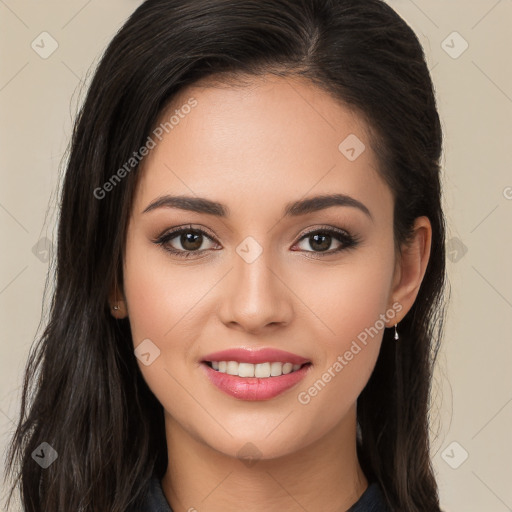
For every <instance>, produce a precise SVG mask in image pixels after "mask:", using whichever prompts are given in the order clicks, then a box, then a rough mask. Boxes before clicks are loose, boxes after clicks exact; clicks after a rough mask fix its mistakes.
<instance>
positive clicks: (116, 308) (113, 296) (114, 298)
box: [108, 283, 128, 319]
mask: <svg viewBox="0 0 512 512" xmlns="http://www.w3.org/2000/svg"><path fill="white" fill-rule="evenodd" d="M108 303H109V308H110V314H111V315H112V316H113V317H114V318H117V319H121V318H126V317H127V316H128V310H127V308H126V301H125V299H124V296H123V293H122V291H119V289H118V287H117V285H116V283H114V284H113V285H112V287H111V289H110V293H109V298H108Z"/></svg>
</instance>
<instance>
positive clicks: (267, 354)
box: [203, 348, 309, 366]
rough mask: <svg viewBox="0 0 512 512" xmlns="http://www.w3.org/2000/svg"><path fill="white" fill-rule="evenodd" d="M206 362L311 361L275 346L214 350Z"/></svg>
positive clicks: (302, 362) (293, 362)
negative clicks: (253, 348)
mask: <svg viewBox="0 0 512 512" xmlns="http://www.w3.org/2000/svg"><path fill="white" fill-rule="evenodd" d="M203 361H204V362H212V361H236V362H238V363H252V364H259V363H274V362H275V363H279V362H280V363H292V364H294V365H295V364H299V365H301V366H302V365H303V364H305V363H309V360H308V359H305V358H304V357H301V356H298V355H297V354H292V353H291V352H285V351H284V350H277V349H275V348H265V349H260V350H247V349H244V348H231V349H228V350H221V351H220V352H213V353H212V354H208V355H207V356H205V357H204V358H203Z"/></svg>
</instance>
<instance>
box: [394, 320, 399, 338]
mask: <svg viewBox="0 0 512 512" xmlns="http://www.w3.org/2000/svg"><path fill="white" fill-rule="evenodd" d="M396 326H397V324H395V340H396V341H398V339H399V336H398V332H397V330H396Z"/></svg>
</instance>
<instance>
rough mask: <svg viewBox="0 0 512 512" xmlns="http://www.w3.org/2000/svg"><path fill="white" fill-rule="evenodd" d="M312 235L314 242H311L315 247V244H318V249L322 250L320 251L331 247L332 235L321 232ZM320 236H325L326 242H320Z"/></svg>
mask: <svg viewBox="0 0 512 512" xmlns="http://www.w3.org/2000/svg"><path fill="white" fill-rule="evenodd" d="M312 237H313V240H314V243H313V244H311V246H312V247H313V248H314V245H315V244H318V245H319V247H317V249H318V250H320V251H326V250H327V249H329V246H330V245H331V236H330V235H319V234H316V235H312ZM318 238H323V239H324V242H323V243H322V242H320V243H318ZM326 241H327V242H326Z"/></svg>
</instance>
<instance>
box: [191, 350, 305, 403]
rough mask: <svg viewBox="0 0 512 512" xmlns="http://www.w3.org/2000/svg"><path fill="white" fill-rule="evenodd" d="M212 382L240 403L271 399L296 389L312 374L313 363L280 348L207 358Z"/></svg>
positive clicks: (206, 369)
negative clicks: (293, 388) (241, 401)
mask: <svg viewBox="0 0 512 512" xmlns="http://www.w3.org/2000/svg"><path fill="white" fill-rule="evenodd" d="M200 362H201V365H200V366H201V368H203V371H204V372H205V374H206V377H207V378H208V381H209V382H210V383H211V384H213V385H214V386H215V387H216V388H217V389H219V390H220V391H223V392H224V393H225V394H227V395H230V396H231V397H234V398H237V399H239V400H269V399H271V398H274V397H276V396H278V395H280V394H281V393H284V392H285V391H287V390H289V389H290V388H292V387H294V386H296V385H297V384H298V383H299V382H300V381H301V380H302V379H303V378H304V377H305V376H306V375H307V374H308V373H309V371H310V368H311V366H312V363H311V361H309V360H308V359H305V358H304V357H301V356H298V355H297V354H292V353H290V352H284V351H282V350H277V349H270V348H268V349H261V350H247V349H243V348H238V349H229V350H224V351H221V352H215V353H213V354H209V355H207V356H205V357H204V359H203V360H202V361H200Z"/></svg>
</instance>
